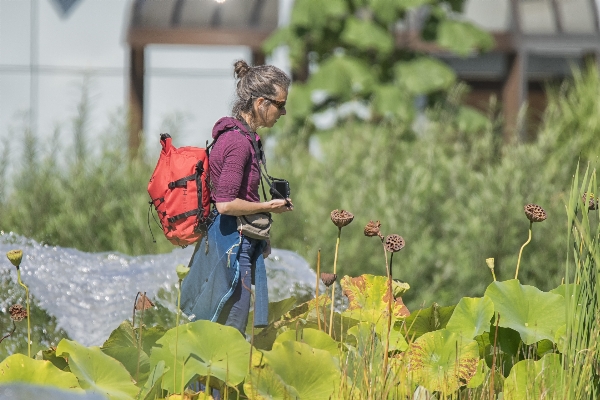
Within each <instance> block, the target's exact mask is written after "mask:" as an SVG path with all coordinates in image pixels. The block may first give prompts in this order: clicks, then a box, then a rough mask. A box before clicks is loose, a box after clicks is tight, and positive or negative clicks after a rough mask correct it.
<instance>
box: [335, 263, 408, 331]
mask: <svg viewBox="0 0 600 400" xmlns="http://www.w3.org/2000/svg"><path fill="white" fill-rule="evenodd" d="M340 285H341V286H342V290H343V291H344V295H345V296H346V297H348V301H349V304H348V309H347V310H346V311H345V312H344V313H343V315H345V316H347V317H350V318H354V319H357V320H359V321H368V322H372V323H374V324H377V323H378V322H380V321H387V315H388V307H389V301H390V300H389V298H388V297H389V296H388V280H387V277H384V276H376V275H368V274H364V275H361V276H359V277H356V278H352V277H349V276H344V278H343V279H342V281H341V282H340ZM409 287H410V286H409V285H408V284H407V283H400V282H396V281H394V282H393V284H392V290H393V292H394V293H393V296H394V309H393V316H394V317H395V318H400V317H406V316H408V315H409V314H410V313H409V311H408V309H407V308H406V306H405V305H404V303H403V302H402V298H401V297H400V295H401V294H402V293H404V292H406V291H407V290H408V288H409Z"/></svg>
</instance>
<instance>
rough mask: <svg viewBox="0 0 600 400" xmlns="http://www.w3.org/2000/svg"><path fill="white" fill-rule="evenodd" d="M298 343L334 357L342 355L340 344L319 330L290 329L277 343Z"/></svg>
mask: <svg viewBox="0 0 600 400" xmlns="http://www.w3.org/2000/svg"><path fill="white" fill-rule="evenodd" d="M288 341H296V342H301V343H306V344H307V345H309V346H310V347H312V348H315V349H320V350H325V351H328V352H329V353H330V354H331V355H332V356H334V357H337V356H339V354H340V350H339V347H338V346H339V343H338V342H336V341H335V340H333V339H332V338H331V336H329V335H328V334H326V333H325V332H322V331H320V330H318V329H311V328H305V329H302V330H294V329H290V330H288V331H285V332H283V333H282V334H281V335H279V336H277V339H276V340H275V343H283V342H288Z"/></svg>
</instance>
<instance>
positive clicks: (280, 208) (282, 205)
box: [267, 199, 294, 214]
mask: <svg viewBox="0 0 600 400" xmlns="http://www.w3.org/2000/svg"><path fill="white" fill-rule="evenodd" d="M267 204H269V206H270V207H271V209H270V210H269V211H270V212H272V213H275V214H281V213H284V212H287V211H292V210H293V209H294V205H293V204H292V199H285V200H283V199H275V200H271V201H269V202H267Z"/></svg>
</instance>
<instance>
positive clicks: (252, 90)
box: [232, 60, 290, 118]
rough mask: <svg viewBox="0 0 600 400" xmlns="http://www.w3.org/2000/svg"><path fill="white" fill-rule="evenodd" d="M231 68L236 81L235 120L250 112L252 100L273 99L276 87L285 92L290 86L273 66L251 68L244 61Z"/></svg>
mask: <svg viewBox="0 0 600 400" xmlns="http://www.w3.org/2000/svg"><path fill="white" fill-rule="evenodd" d="M233 67H234V76H235V78H236V79H237V80H238V82H237V88H236V100H235V103H234V104H233V109H232V114H233V116H234V117H236V118H240V117H241V113H242V112H245V113H249V112H252V101H253V99H256V98H257V97H263V96H264V97H271V98H273V97H275V96H276V95H277V87H279V88H280V89H282V90H286V91H287V90H288V88H289V86H290V78H289V77H288V76H287V75H286V74H285V72H283V71H282V70H280V69H279V68H277V67H275V66H273V65H257V66H255V67H251V66H249V65H248V64H247V63H246V61H244V60H238V61H236V62H235V64H233ZM267 101H268V100H267Z"/></svg>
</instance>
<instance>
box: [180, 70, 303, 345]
mask: <svg viewBox="0 0 600 400" xmlns="http://www.w3.org/2000/svg"><path fill="white" fill-rule="evenodd" d="M234 73H235V77H236V79H237V90H236V95H237V96H236V97H237V98H236V101H235V104H234V106H233V115H234V117H224V118H221V119H220V120H219V121H217V123H216V124H215V126H214V128H213V133H212V135H213V138H214V139H215V142H214V145H213V148H212V150H211V152H210V183H211V185H212V190H211V197H212V200H213V201H214V203H215V208H216V212H214V211H213V213H214V214H216V216H215V219H214V222H213V223H212V224H211V225H210V227H209V229H208V234H207V235H205V237H204V238H203V239H202V241H200V242H199V243H198V244H197V245H196V249H195V250H194V254H193V255H192V259H191V260H190V268H191V269H190V273H189V274H188V276H187V277H186V278H185V279H184V281H183V283H182V287H181V309H182V311H183V313H184V314H186V315H187V316H188V318H189V319H190V320H192V321H193V320H196V319H208V320H211V321H216V322H219V323H222V324H225V325H229V326H233V327H234V328H236V329H238V330H239V331H240V332H241V333H242V335H244V334H245V331H246V325H247V322H248V312H249V309H250V300H251V298H250V287H251V284H252V283H255V287H256V290H255V306H254V309H255V313H254V314H255V315H254V324H255V326H257V327H260V326H265V325H266V324H267V309H268V308H267V307H268V297H267V289H266V279H267V278H266V271H265V267H264V258H265V257H267V256H268V255H269V254H270V244H269V241H268V240H261V239H254V238H251V237H249V236H247V235H246V234H244V230H243V229H242V232H239V231H238V218H239V217H241V216H249V215H252V214H258V213H275V214H280V213H283V212H287V211H291V210H293V206H292V203H291V201H290V199H285V200H284V199H275V200H269V201H268V200H267V199H264V201H263V202H261V200H260V196H259V185H260V182H261V165H260V164H259V163H262V162H263V161H264V158H263V155H262V150H261V147H260V138H259V137H258V135H257V134H256V133H255V132H256V130H257V129H258V128H260V127H267V128H270V127H272V126H273V125H274V124H275V122H277V120H278V119H279V117H280V116H282V115H285V102H286V100H287V93H288V88H289V85H290V79H289V78H288V77H287V75H286V74H285V73H284V72H283V71H281V70H280V69H279V68H277V67H274V66H272V65H261V66H256V67H250V66H248V64H246V62H244V61H241V60H240V61H237V62H236V63H235V64H234ZM257 153H258V154H257ZM265 184H267V185H268V182H265V181H264V179H263V185H265ZM262 189H263V190H261V192H262V193H263V194H264V193H265V190H264V189H265V188H264V186H263V188H262ZM266 191H267V192H268V188H267V190H266Z"/></svg>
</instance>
